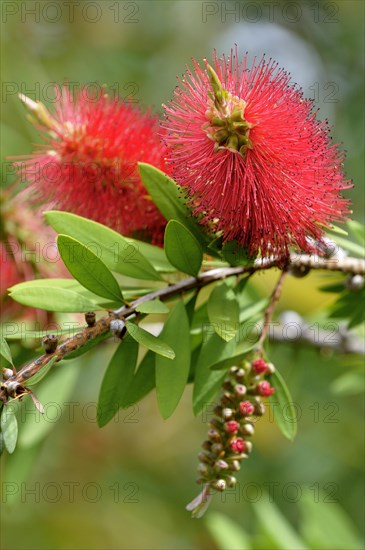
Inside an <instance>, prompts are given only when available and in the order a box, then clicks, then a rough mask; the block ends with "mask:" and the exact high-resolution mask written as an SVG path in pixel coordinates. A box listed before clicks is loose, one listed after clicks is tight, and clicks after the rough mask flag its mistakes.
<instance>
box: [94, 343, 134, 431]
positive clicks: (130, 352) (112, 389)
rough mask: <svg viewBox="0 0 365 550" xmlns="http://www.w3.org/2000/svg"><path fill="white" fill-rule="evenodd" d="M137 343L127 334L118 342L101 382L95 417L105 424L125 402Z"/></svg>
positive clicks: (132, 372) (99, 423) (101, 424)
mask: <svg viewBox="0 0 365 550" xmlns="http://www.w3.org/2000/svg"><path fill="white" fill-rule="evenodd" d="M137 356H138V343H137V342H136V341H135V340H133V338H131V337H130V335H127V336H126V337H125V338H124V339H123V341H122V342H121V343H120V344H119V346H118V348H117V350H116V352H115V353H114V355H113V357H112V360H111V361H110V363H109V365H108V368H107V370H106V372H105V375H104V378H103V381H102V383H101V388H100V394H99V400H98V412H97V419H98V425H99V426H100V428H101V427H103V426H105V425H106V424H107V423H108V422H109V421H110V420H111V419H112V418H113V416H114V415H115V414H116V413H117V411H118V410H119V409H120V408H121V407H123V406H124V404H125V395H126V393H127V390H128V387H129V385H130V383H131V381H132V379H133V375H134V371H135V368H136V364H137Z"/></svg>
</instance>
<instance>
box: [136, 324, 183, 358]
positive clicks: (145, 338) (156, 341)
mask: <svg viewBox="0 0 365 550" xmlns="http://www.w3.org/2000/svg"><path fill="white" fill-rule="evenodd" d="M126 327H127V330H128V332H129V334H130V335H131V336H132V338H133V339H134V340H136V341H137V342H138V343H139V344H142V346H145V347H146V348H148V349H150V350H152V351H154V352H155V353H158V354H159V355H162V356H163V357H167V358H168V359H174V358H175V352H174V350H173V349H172V348H171V347H170V346H169V345H168V344H166V343H165V342H164V341H163V340H162V339H161V338H159V337H157V336H154V335H153V334H151V333H150V332H147V330H144V329H143V328H142V327H140V326H138V325H136V324H135V323H132V322H131V321H127V322H126Z"/></svg>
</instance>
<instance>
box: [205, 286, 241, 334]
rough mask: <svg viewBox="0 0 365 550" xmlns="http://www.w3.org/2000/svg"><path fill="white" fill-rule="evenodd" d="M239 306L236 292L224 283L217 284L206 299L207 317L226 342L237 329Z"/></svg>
mask: <svg viewBox="0 0 365 550" xmlns="http://www.w3.org/2000/svg"><path fill="white" fill-rule="evenodd" d="M239 315H240V312H239V306H238V302H237V297H236V294H235V293H234V291H233V289H232V288H229V287H228V285H226V283H220V284H218V285H217V286H216V287H215V288H214V290H213V292H212V293H211V295H210V296H209V300H208V317H209V321H210V322H211V323H212V324H213V327H214V330H215V331H216V333H217V334H218V335H219V336H220V337H221V338H222V339H223V340H225V341H226V342H229V341H230V340H232V339H233V338H234V337H235V336H236V334H237V331H238V329H239V320H240V319H239Z"/></svg>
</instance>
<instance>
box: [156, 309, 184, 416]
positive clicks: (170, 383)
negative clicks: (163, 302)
mask: <svg viewBox="0 0 365 550" xmlns="http://www.w3.org/2000/svg"><path fill="white" fill-rule="evenodd" d="M161 336H162V338H163V339H164V341H165V342H167V343H168V344H170V346H171V347H172V348H173V349H174V350H175V353H176V356H175V358H174V359H173V360H172V361H171V359H166V357H161V356H156V394H157V401H158V405H159V408H160V411H161V414H162V416H163V418H165V419H166V418H168V417H169V416H171V415H172V413H173V412H174V410H175V409H176V407H177V405H178V403H179V401H180V398H181V396H182V394H183V391H184V388H185V386H186V383H187V380H188V376H189V369H190V330H189V320H188V316H187V313H186V310H185V306H184V304H183V302H178V303H177V304H176V306H175V307H174V309H173V310H172V312H171V314H170V316H169V318H168V319H167V321H166V323H165V326H164V328H163V330H162V332H161Z"/></svg>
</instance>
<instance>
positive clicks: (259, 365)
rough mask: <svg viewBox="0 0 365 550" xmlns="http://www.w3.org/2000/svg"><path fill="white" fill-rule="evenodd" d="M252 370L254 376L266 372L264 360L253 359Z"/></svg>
mask: <svg viewBox="0 0 365 550" xmlns="http://www.w3.org/2000/svg"><path fill="white" fill-rule="evenodd" d="M252 368H253V370H254V371H255V372H256V374H263V373H264V372H266V371H267V363H266V361H264V359H255V360H254V361H252Z"/></svg>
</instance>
